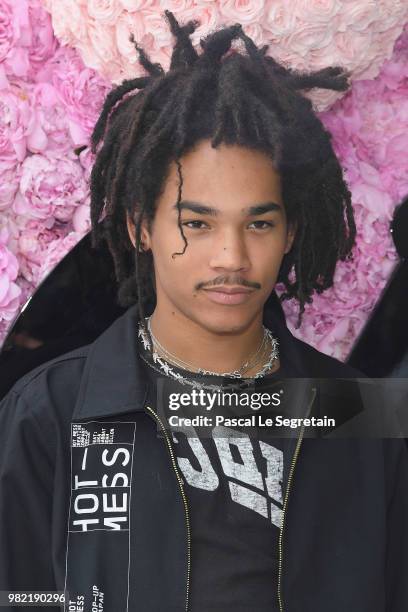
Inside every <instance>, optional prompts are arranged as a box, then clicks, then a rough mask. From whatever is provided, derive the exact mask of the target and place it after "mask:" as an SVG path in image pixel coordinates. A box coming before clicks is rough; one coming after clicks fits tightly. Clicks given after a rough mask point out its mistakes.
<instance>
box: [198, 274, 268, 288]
mask: <svg viewBox="0 0 408 612" xmlns="http://www.w3.org/2000/svg"><path fill="white" fill-rule="evenodd" d="M220 285H225V286H227V287H228V285H240V286H242V287H250V288H251V289H261V284H260V283H257V282H256V281H249V280H246V278H243V277H242V276H231V275H229V276H225V275H224V276H217V278H214V279H213V280H212V281H202V282H201V283H197V285H196V286H195V289H196V290H197V291H198V289H203V288H205V289H207V288H210V287H219V286H220Z"/></svg>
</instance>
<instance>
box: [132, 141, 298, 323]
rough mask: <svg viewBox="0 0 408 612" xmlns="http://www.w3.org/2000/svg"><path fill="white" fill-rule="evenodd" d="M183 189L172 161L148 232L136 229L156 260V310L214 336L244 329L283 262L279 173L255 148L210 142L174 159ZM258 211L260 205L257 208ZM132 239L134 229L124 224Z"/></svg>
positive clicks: (286, 243) (288, 238) (287, 235)
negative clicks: (188, 322) (182, 252)
mask: <svg viewBox="0 0 408 612" xmlns="http://www.w3.org/2000/svg"><path fill="white" fill-rule="evenodd" d="M180 164H181V172H182V176H183V185H182V192H181V202H180V206H181V209H182V210H181V225H182V227H183V231H184V234H185V236H186V239H187V242H188V246H187V248H186V250H185V252H184V254H183V255H175V256H174V258H172V254H173V253H175V252H180V251H182V250H183V247H184V241H183V238H182V236H181V234H180V230H179V227H178V224H177V218H178V214H177V208H176V202H177V195H178V184H179V177H178V172H177V165H176V163H175V162H172V163H171V166H170V169H169V174H168V176H167V178H166V181H165V183H164V186H163V190H162V192H161V195H160V196H159V198H158V200H157V208H156V214H155V218H154V221H153V225H152V228H151V233H149V232H148V230H147V225H146V224H144V223H143V225H142V234H141V237H142V241H143V243H144V245H145V249H149V248H150V249H151V251H152V254H153V260H154V269H155V279H156V295H157V308H158V309H159V312H161V311H163V309H170V310H171V312H172V313H174V314H175V315H178V316H179V317H180V316H181V317H187V319H189V320H190V321H193V322H195V323H196V324H198V325H199V326H201V327H203V328H205V329H207V330H209V331H212V332H214V333H222V332H224V333H228V332H237V331H239V330H244V329H245V328H247V327H248V325H249V324H250V323H251V322H253V321H254V319H255V318H256V317H257V316H261V315H262V311H263V306H264V304H265V302H266V300H267V298H268V296H269V295H270V293H271V291H272V290H273V288H274V286H275V283H276V279H277V276H278V272H279V268H280V265H281V262H282V258H283V256H284V254H285V253H287V252H288V251H289V250H290V249H291V246H292V242H293V238H294V232H292V230H290V231H288V226H287V220H286V213H285V210H284V206H283V202H282V196H281V184H280V177H279V174H278V173H277V172H276V171H275V169H274V167H273V164H272V161H271V159H270V158H268V157H267V156H266V155H265V154H263V153H262V152H259V151H254V150H251V149H247V148H244V147H241V146H238V145H225V144H224V143H222V144H220V145H219V146H218V148H216V149H213V148H212V147H211V144H210V141H209V140H202V141H200V142H199V143H198V144H197V145H196V147H195V149H194V150H193V151H191V152H189V153H188V154H186V155H184V156H183V157H182V158H181V159H180ZM260 207H261V208H260ZM128 230H129V235H130V237H131V239H132V242H133V244H134V243H135V241H134V226H133V224H131V223H130V221H129V219H128Z"/></svg>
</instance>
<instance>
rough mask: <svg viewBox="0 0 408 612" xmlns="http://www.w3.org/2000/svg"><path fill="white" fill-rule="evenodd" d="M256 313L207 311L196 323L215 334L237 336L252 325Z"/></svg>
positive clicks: (196, 319) (229, 310)
mask: <svg viewBox="0 0 408 612" xmlns="http://www.w3.org/2000/svg"><path fill="white" fill-rule="evenodd" d="M255 317H256V313H248V311H246V312H244V311H242V310H241V312H237V311H236V312H231V308H229V309H228V310H227V309H225V311H224V312H216V311H215V310H214V311H213V312H211V311H207V312H206V313H203V314H202V316H200V317H197V318H195V321H196V322H197V323H198V324H199V325H200V326H201V327H204V328H205V329H207V330H208V331H210V332H212V333H215V334H236V333H239V332H243V331H244V330H246V329H247V328H248V326H249V325H250V324H251V323H252V321H253V320H254V318H255Z"/></svg>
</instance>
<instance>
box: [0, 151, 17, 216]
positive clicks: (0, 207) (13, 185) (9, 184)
mask: <svg viewBox="0 0 408 612" xmlns="http://www.w3.org/2000/svg"><path fill="white" fill-rule="evenodd" d="M0 176H1V182H0V212H4V211H5V210H6V209H7V208H9V207H10V206H11V205H12V204H13V200H14V197H15V195H16V193H17V189H18V184H19V174H18V167H17V165H12V164H7V163H6V162H4V161H2V160H0Z"/></svg>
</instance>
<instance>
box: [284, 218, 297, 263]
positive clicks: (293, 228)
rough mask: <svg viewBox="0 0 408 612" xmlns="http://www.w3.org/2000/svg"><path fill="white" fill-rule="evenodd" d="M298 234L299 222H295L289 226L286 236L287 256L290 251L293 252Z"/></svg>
mask: <svg viewBox="0 0 408 612" xmlns="http://www.w3.org/2000/svg"><path fill="white" fill-rule="evenodd" d="M296 232H297V221H295V222H294V223H291V224H290V225H289V226H288V232H287V236H286V247H285V255H286V253H289V251H290V250H291V248H292V246H293V241H294V239H295V237H296Z"/></svg>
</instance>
